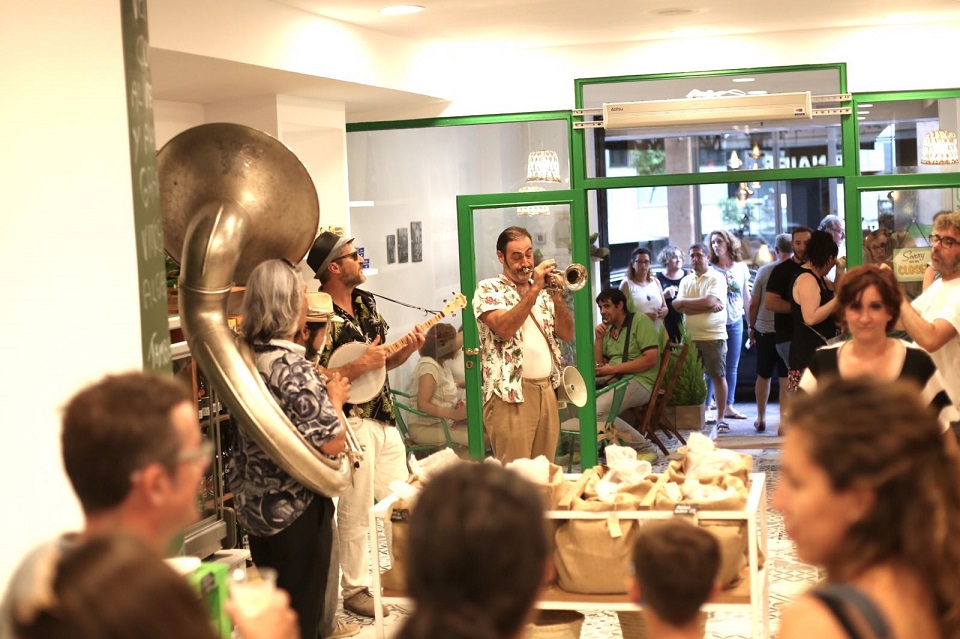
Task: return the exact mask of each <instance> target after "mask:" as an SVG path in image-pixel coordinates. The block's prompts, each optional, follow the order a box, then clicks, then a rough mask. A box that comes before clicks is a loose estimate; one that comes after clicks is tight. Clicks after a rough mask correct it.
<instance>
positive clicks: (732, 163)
mask: <svg viewBox="0 0 960 639" xmlns="http://www.w3.org/2000/svg"><path fill="white" fill-rule="evenodd" d="M727 166H729V167H730V168H731V169H739V168H740V167H741V166H743V160H741V159H740V156H739V155H737V152H736V151H730V159H729V160H727Z"/></svg>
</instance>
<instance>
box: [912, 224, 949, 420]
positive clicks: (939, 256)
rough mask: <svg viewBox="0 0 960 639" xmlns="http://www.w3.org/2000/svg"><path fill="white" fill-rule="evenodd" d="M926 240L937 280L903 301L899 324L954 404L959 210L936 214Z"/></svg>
mask: <svg viewBox="0 0 960 639" xmlns="http://www.w3.org/2000/svg"><path fill="white" fill-rule="evenodd" d="M929 240H930V246H931V247H932V248H933V252H932V255H931V266H932V267H933V268H934V269H936V270H937V271H938V272H939V273H940V279H939V280H937V281H936V282H934V283H933V284H931V285H930V287H929V288H928V289H927V290H926V291H924V292H923V294H922V295H921V296H920V297H918V298H917V299H915V300H913V303H912V304H911V303H910V302H908V301H907V300H906V298H905V299H904V300H903V304H902V305H901V309H900V323H901V324H902V328H904V329H905V330H906V331H907V333H909V334H910V337H911V338H912V339H913V341H915V342H916V343H917V344H918V345H919V346H920V347H921V348H923V350H925V351H927V352H928V353H930V357H931V358H932V359H933V361H934V362H935V363H936V365H937V368H938V369H939V370H940V375H942V376H943V382H944V385H945V386H946V388H947V393H948V394H949V395H950V399H951V400H953V402H954V403H955V404H956V403H957V402H958V401H960V211H954V212H952V213H946V214H944V215H941V216H940V217H938V218H937V220H936V222H934V225H933V234H932V235H931V236H930V237H929Z"/></svg>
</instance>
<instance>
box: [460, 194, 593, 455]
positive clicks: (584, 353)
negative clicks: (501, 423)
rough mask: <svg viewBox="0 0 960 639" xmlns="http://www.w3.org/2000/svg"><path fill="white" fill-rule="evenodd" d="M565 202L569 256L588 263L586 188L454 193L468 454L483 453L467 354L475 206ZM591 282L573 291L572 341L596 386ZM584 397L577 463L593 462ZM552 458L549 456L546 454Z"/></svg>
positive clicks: (471, 333) (589, 410)
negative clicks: (462, 301) (463, 303)
mask: <svg viewBox="0 0 960 639" xmlns="http://www.w3.org/2000/svg"><path fill="white" fill-rule="evenodd" d="M536 204H543V205H564V204H565V205H567V206H568V207H569V208H570V237H571V259H572V261H573V262H574V263H577V264H583V265H589V264H590V255H589V245H590V241H589V235H590V229H589V224H588V222H587V200H586V192H585V191H583V190H567V191H545V192H536V193H494V194H486V195H461V196H459V197H457V231H458V236H459V239H460V289H461V290H462V291H463V292H464V294H465V295H467V297H468V298H469V299H470V300H471V303H470V304H468V305H467V308H466V309H464V312H463V348H464V353H465V355H464V363H465V365H466V371H465V374H466V391H467V428H468V433H469V438H470V456H471V457H472V458H473V459H483V456H484V449H483V448H484V447H483V397H482V390H481V383H482V380H481V372H480V356H479V355H478V354H467V353H470V352H471V349H479V348H480V337H479V333H478V330H477V318H476V317H475V316H474V314H473V303H472V299H473V293H474V291H475V290H476V288H477V281H476V269H475V264H476V261H477V260H476V257H477V255H476V245H475V243H474V235H473V228H474V225H473V221H474V212H475V211H480V210H484V209H502V208H509V207H516V206H530V205H536ZM591 290H592V289H591V287H589V286H585V287H584V288H582V289H580V290H579V291H576V292H574V293H573V306H574V314H573V317H574V339H575V341H576V344H577V368H578V369H579V371H580V372H581V374H582V375H583V379H584V381H585V382H586V384H587V388H593V387H594V386H595V378H594V373H593V371H594V362H593V299H592V297H591ZM587 395H588V397H587V403H586V404H585V405H584V406H583V407H581V408H580V410H579V417H580V444H581V445H580V463H581V465H582V467H583V468H589V467H591V466H594V465H595V464H596V463H597V446H596V442H597V418H596V415H597V412H596V403H595V397H594V394H593V393H588V394H587ZM550 461H551V462H552V461H553V460H552V459H551V460H550Z"/></svg>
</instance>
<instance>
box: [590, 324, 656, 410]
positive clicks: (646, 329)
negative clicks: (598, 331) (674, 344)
mask: <svg viewBox="0 0 960 639" xmlns="http://www.w3.org/2000/svg"><path fill="white" fill-rule="evenodd" d="M626 333H627V330H626V326H623V327H621V328H620V331H619V332H618V333H617V338H616V339H613V338H612V337H611V336H610V332H609V331H608V332H607V334H606V335H604V336H603V356H604V357H605V358H607V359H608V360H609V362H610V363H611V364H622V363H623V340H624V339H626ZM648 348H655V349H657V351H658V352H657V361H656V362H654V364H653V366H651V367H650V368H648V369H647V370H645V371H641V372H639V373H635V374H634V375H633V376H634V378H636V380H637V381H638V382H640V385H641V386H643V387H644V388H646V389H647V390H648V391H652V390H653V385H654V383H655V382H656V381H657V373H658V372H659V370H660V353H659V350H660V336H659V335H657V329H656V328H655V327H654V325H653V320H651V319H650V318H649V317H647V316H646V315H644V314H643V313H634V314H633V326H632V327H631V328H630V347H629V349H628V350H627V361H633V360H635V359H639V357H640V356H641V355H642V354H643V352H644V351H645V350H647V349H648Z"/></svg>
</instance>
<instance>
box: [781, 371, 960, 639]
mask: <svg viewBox="0 0 960 639" xmlns="http://www.w3.org/2000/svg"><path fill="white" fill-rule="evenodd" d="M785 421H786V422H787V423H788V424H789V426H790V428H789V430H788V431H787V434H786V437H785V441H784V448H783V455H782V467H781V468H782V470H781V478H780V482H779V484H778V485H777V489H776V493H775V494H774V502H773V503H774V507H775V508H777V509H778V510H780V511H781V512H782V513H783V522H784V526H785V528H786V531H787V534H789V535H790V537H791V539H793V541H794V543H795V544H796V548H797V555H798V557H799V558H800V559H801V560H802V561H804V562H806V563H810V564H814V565H817V566H821V567H823V568H825V569H826V579H825V580H824V582H823V583H822V584H821V585H818V586H816V587H815V588H814V589H813V590H812V591H811V592H809V593H807V594H806V595H804V596H803V597H801V598H800V599H798V600H797V601H796V602H795V603H794V604H792V605H791V606H790V607H789V608H787V610H786V611H785V613H784V615H783V620H782V622H781V625H780V639H799V638H806V637H817V638H818V639H842V638H845V637H858V636H859V637H870V636H876V637H883V636H886V637H899V638H907V637H911V638H912V637H923V638H924V639H960V597H958V596H957V584H960V544H958V543H957V540H958V539H960V466H958V460H957V457H956V453H955V452H954V451H953V450H951V449H948V448H947V447H945V446H944V445H943V438H942V436H941V429H940V426H939V424H938V423H937V418H936V415H935V414H934V412H933V411H932V410H930V407H929V406H928V405H926V404H925V403H923V402H922V401H920V400H919V394H918V392H917V387H916V386H915V385H913V384H910V383H907V382H882V381H877V380H875V379H871V378H867V377H859V378H856V379H842V378H838V379H835V380H832V381H831V382H830V383H829V384H826V385H824V386H822V387H821V388H820V389H818V390H817V391H816V392H814V393H813V394H810V395H806V394H800V395H797V396H796V397H795V398H794V399H793V400H792V402H791V404H790V407H789V410H788V411H787V413H786V415H785ZM870 621H873V622H874V623H870ZM864 624H869V626H871V627H872V630H873V634H872V635H871V634H862V633H856V632H855V631H854V630H853V629H855V628H856V629H860V628H864V627H865V625H864ZM884 629H885V630H886V631H887V632H886V634H884V633H883V630H884Z"/></svg>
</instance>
